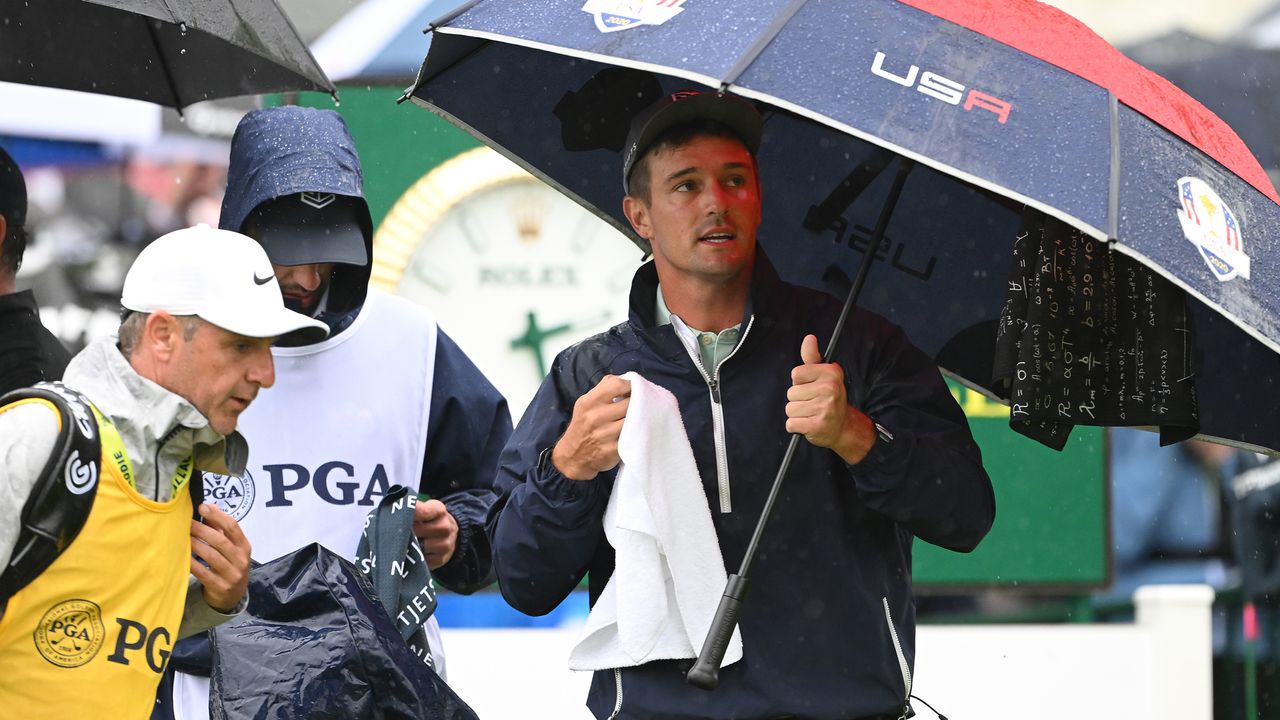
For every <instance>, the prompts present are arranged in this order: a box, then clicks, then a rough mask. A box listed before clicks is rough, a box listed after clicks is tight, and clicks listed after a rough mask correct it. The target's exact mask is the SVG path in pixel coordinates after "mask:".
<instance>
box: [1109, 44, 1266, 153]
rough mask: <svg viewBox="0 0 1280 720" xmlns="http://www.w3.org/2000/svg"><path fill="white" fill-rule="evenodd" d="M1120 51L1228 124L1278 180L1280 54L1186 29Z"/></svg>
mask: <svg viewBox="0 0 1280 720" xmlns="http://www.w3.org/2000/svg"><path fill="white" fill-rule="evenodd" d="M1121 49H1122V50H1124V53H1125V54H1126V55H1128V56H1129V57H1131V58H1133V59H1134V60H1137V61H1138V62H1140V63H1142V64H1143V65H1144V66H1146V67H1147V68H1149V69H1151V70H1154V71H1156V72H1157V73H1159V74H1160V76H1161V77H1164V78H1166V79H1167V80H1169V81H1170V82H1172V83H1173V84H1174V85H1177V86H1178V88H1179V89H1181V90H1183V91H1184V92H1186V93H1187V94H1188V95H1190V96H1191V97H1193V98H1195V99H1196V100H1199V101H1200V102H1201V103H1204V105H1205V107H1207V108H1209V109H1210V110H1212V111H1213V113H1214V114H1215V115H1217V116H1218V117H1220V118H1222V119H1223V120H1225V121H1226V122H1227V123H1228V124H1229V125H1230V126H1231V128H1232V129H1233V130H1235V131H1236V132H1237V133H1239V135H1240V138H1241V139H1242V140H1244V141H1245V143H1246V144H1247V145H1248V146H1249V149H1250V150H1251V151H1253V154H1254V155H1255V156H1257V158H1258V161H1259V162H1260V163H1261V164H1262V167H1263V168H1265V169H1266V170H1267V172H1268V173H1269V174H1270V175H1271V177H1272V178H1280V132H1277V130H1276V121H1277V120H1280V94H1277V92H1276V91H1277V89H1278V87H1280V50H1277V49H1274V48H1261V47H1252V46H1249V45H1246V44H1244V43H1243V42H1230V43H1228V42H1218V41H1216V40H1210V39H1208V38H1203V37H1200V36H1198V35H1195V34H1193V33H1189V32H1187V31H1185V30H1176V31H1174V32H1170V33H1167V34H1165V35H1161V36H1159V37H1156V38H1152V39H1150V40H1144V41H1143V42H1140V43H1137V44H1135V45H1131V46H1128V47H1125V48H1121Z"/></svg>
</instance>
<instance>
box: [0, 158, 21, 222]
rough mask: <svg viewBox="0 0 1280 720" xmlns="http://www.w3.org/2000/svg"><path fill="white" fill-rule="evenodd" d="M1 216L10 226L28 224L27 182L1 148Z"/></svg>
mask: <svg viewBox="0 0 1280 720" xmlns="http://www.w3.org/2000/svg"><path fill="white" fill-rule="evenodd" d="M0 215H3V216H4V220H5V222H6V223H8V224H9V225H13V226H16V227H22V226H24V225H26V224H27V181H26V180H23V179H22V170H21V168H19V167H18V163H16V162H14V161H13V158H12V157H10V156H9V153H7V152H5V151H4V148H0Z"/></svg>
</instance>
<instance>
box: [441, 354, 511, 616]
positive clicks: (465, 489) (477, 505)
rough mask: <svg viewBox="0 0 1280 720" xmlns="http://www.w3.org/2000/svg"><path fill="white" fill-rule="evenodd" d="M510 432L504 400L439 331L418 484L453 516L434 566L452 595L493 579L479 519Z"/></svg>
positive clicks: (486, 506)
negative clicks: (447, 547)
mask: <svg viewBox="0 0 1280 720" xmlns="http://www.w3.org/2000/svg"><path fill="white" fill-rule="evenodd" d="M510 435H511V413H510V411H509V410H508V409H507V401H506V399H505V398H503V397H502V395H501V393H499V392H498V391H497V389H496V388H494V387H493V384H492V383H490V382H489V380H488V379H487V378H486V377H485V376H484V375H483V374H482V373H481V372H480V369H479V368H477V367H476V366H475V364H474V363H472V362H471V359H470V358H468V357H467V356H466V354H464V353H463V352H462V349H461V348H459V347H458V345H457V343H455V342H454V341H453V340H452V339H451V338H450V337H449V336H448V335H446V334H445V333H444V331H443V330H440V331H439V335H438V336H437V338H436V364H435V377H434V378H433V381H432V388H431V420H430V422H429V423H428V427H427V454H426V460H425V462H424V463H423V466H422V482H421V484H420V485H419V489H420V491H421V492H423V493H426V494H427V495H429V496H430V497H433V498H435V499H437V500H440V501H441V502H443V503H444V505H445V507H446V508H447V509H448V511H449V513H450V514H451V515H453V517H454V519H456V520H457V521H458V544H457V547H456V549H455V550H454V553H453V557H452V558H451V559H450V560H449V562H448V563H446V564H445V565H444V566H443V567H440V568H438V569H437V570H435V571H434V575H435V577H436V578H437V579H438V580H439V581H440V582H441V583H442V584H443V585H444V586H445V587H447V588H449V589H450V590H453V591H454V592H459V593H471V592H474V591H476V590H478V589H480V588H482V587H484V586H485V585H488V584H489V583H491V582H493V569H492V568H493V563H492V554H491V553H490V551H489V541H488V538H487V537H486V536H485V532H484V518H485V515H486V513H488V511H489V506H490V505H492V504H493V500H494V492H493V476H494V472H495V468H496V467H497V463H498V454H499V452H500V451H501V450H502V446H503V445H505V444H506V442H507V438H508V437H509V436H510Z"/></svg>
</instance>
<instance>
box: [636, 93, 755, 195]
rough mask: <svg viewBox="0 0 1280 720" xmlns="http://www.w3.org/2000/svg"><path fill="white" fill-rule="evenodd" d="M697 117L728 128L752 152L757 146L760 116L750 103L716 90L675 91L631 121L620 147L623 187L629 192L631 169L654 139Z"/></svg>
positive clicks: (753, 153)
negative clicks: (629, 128) (623, 142)
mask: <svg viewBox="0 0 1280 720" xmlns="http://www.w3.org/2000/svg"><path fill="white" fill-rule="evenodd" d="M696 120H714V121H715V122H718V123H720V124H722V125H724V126H725V127H727V128H729V129H730V130H732V131H733V133H734V134H735V135H737V136H738V139H739V140H741V141H742V144H743V145H745V146H746V147H747V150H750V151H751V154H752V155H755V154H756V151H757V150H759V149H760V136H761V135H762V133H763V120H762V119H761V117H760V113H758V112H756V109H755V108H754V107H752V105H751V103H749V102H747V101H746V100H744V99H742V98H739V97H736V96H734V95H726V94H724V93H719V92H700V91H697V90H681V91H679V92H674V93H671V94H670V95H666V96H664V97H663V98H662V99H660V100H658V101H657V102H655V103H654V104H652V105H650V106H649V107H647V108H645V109H644V110H642V111H640V113H639V114H638V115H636V116H635V118H634V119H633V120H632V121H631V132H630V133H628V134H627V144H626V145H625V146H623V148H622V152H623V155H622V189H623V191H624V192H626V193H627V194H630V193H631V170H632V168H634V167H635V164H636V161H637V160H639V159H640V158H641V157H643V156H644V154H645V153H646V152H648V150H649V148H650V147H651V146H652V145H653V143H654V141H655V140H657V139H658V138H659V137H661V136H662V134H663V133H665V132H666V131H668V130H670V129H671V128H673V127H676V126H677V125H683V124H685V123H688V122H693V121H696Z"/></svg>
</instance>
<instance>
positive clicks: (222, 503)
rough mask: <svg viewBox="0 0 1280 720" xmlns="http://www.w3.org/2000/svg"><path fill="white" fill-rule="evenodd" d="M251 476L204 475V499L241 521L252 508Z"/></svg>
mask: <svg viewBox="0 0 1280 720" xmlns="http://www.w3.org/2000/svg"><path fill="white" fill-rule="evenodd" d="M254 495H255V492H254V488H253V475H252V474H251V473H250V472H249V471H248V470H245V471H244V476H243V477H239V476H236V475H216V474H214V473H205V474H204V499H205V502H211V503H213V504H214V505H217V506H218V509H219V510H221V511H223V512H225V513H226V514H228V515H230V516H231V517H233V518H235V519H236V520H243V519H244V516H245V515H248V514H249V510H251V509H252V508H253V498H254Z"/></svg>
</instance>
